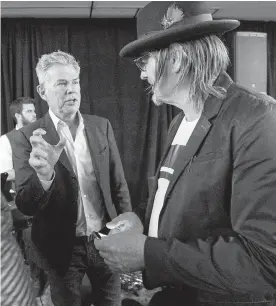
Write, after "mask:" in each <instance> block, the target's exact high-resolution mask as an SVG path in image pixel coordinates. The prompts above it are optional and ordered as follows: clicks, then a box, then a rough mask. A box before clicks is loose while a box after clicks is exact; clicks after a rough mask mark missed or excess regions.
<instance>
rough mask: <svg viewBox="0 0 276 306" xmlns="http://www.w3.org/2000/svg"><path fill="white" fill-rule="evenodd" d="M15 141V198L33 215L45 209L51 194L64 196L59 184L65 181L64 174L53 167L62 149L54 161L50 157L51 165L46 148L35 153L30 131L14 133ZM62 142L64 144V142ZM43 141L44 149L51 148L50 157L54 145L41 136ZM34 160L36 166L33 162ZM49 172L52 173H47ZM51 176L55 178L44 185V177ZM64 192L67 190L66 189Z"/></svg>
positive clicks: (50, 178)
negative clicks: (46, 158) (48, 184)
mask: <svg viewBox="0 0 276 306" xmlns="http://www.w3.org/2000/svg"><path fill="white" fill-rule="evenodd" d="M34 133H36V131H34ZM31 137H34V136H31ZM35 137H38V136H35ZM30 139H31V138H30ZM60 143H61V142H60ZM14 144H15V146H16V148H17V149H16V150H13V161H14V169H15V184H16V191H17V193H16V199H15V202H16V205H17V207H18V209H19V210H20V211H21V212H22V213H23V214H25V215H30V216H33V215H35V214H36V213H37V212H38V211H39V210H43V209H44V208H45V207H46V206H47V205H49V204H50V203H51V201H50V198H51V197H53V198H57V197H61V196H62V194H61V193H62V189H61V188H59V186H60V182H62V181H63V178H62V177H61V175H60V173H59V172H58V171H54V169H53V166H54V165H55V164H56V162H57V160H58V158H59V155H60V152H61V151H60V152H59V154H57V156H54V161H50V164H52V166H50V165H49V161H46V160H45V159H43V158H42V155H43V156H44V154H45V153H44V154H43V152H38V153H37V154H38V155H35V154H34V152H35V149H34V148H32V145H31V142H30V141H29V140H28V138H27V135H26V134H24V133H23V131H22V130H20V131H18V133H16V136H15V137H14ZM61 144H62V145H64V144H63V142H62V143H61ZM41 145H43V146H44V150H45V152H46V151H47V152H48V154H47V156H48V158H49V159H53V157H52V155H53V152H52V150H54V149H53V148H51V147H49V146H50V145H49V144H47V143H46V142H45V141H44V140H43V139H41ZM57 146H59V145H57ZM57 146H56V147H57ZM40 154H42V155H41V157H40V156H39V155H40ZM31 164H32V165H33V166H31ZM49 167H51V168H52V170H51V172H49V171H46V170H47V169H49ZM35 169H37V170H35ZM45 169H46V170H45ZM48 172H49V173H50V174H51V175H44V174H45V173H48ZM51 180H53V181H52V182H50V187H49V186H46V188H45V186H44V187H43V182H41V181H51ZM44 188H45V189H46V190H45V189H44ZM47 188H48V189H47ZM63 192H65V191H64V190H63ZM52 202H53V201H52Z"/></svg>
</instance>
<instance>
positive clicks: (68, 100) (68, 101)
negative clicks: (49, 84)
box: [64, 98, 77, 104]
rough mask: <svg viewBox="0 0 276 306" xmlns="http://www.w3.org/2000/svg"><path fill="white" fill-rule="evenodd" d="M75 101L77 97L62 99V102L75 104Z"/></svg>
mask: <svg viewBox="0 0 276 306" xmlns="http://www.w3.org/2000/svg"><path fill="white" fill-rule="evenodd" d="M76 102H77V99H75V98H73V99H67V100H65V101H64V103H67V104H75V103H76Z"/></svg>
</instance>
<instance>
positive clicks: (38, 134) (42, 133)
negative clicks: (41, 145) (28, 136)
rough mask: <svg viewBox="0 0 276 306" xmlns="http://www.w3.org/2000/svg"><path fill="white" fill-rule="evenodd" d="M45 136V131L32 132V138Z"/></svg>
mask: <svg viewBox="0 0 276 306" xmlns="http://www.w3.org/2000/svg"><path fill="white" fill-rule="evenodd" d="M45 134H46V131H45V130H43V129H41V128H39V129H36V130H34V131H33V135H34V136H42V135H45Z"/></svg>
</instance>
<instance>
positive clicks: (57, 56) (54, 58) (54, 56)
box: [35, 50, 80, 84]
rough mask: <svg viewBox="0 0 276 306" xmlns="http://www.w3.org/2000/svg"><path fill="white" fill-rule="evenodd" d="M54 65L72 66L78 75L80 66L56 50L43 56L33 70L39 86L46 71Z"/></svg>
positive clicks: (72, 58) (68, 55)
mask: <svg viewBox="0 0 276 306" xmlns="http://www.w3.org/2000/svg"><path fill="white" fill-rule="evenodd" d="M56 64H59V65H73V67H74V68H75V69H76V71H77V72H78V73H80V66H79V64H78V62H77V61H76V59H75V58H74V57H73V56H72V55H71V54H69V53H66V52H63V51H60V50H58V51H55V52H52V53H49V54H44V55H42V56H41V58H40V59H39V61H38V63H37V65H36V68H35V71H36V75H37V78H38V81H39V84H43V83H44V81H45V76H46V74H47V70H48V69H49V68H50V67H52V66H53V65H56Z"/></svg>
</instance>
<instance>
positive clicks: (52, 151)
mask: <svg viewBox="0 0 276 306" xmlns="http://www.w3.org/2000/svg"><path fill="white" fill-rule="evenodd" d="M45 134H46V131H45V130H43V129H36V130H35V131H33V135H32V136H31V137H30V142H31V145H32V151H31V154H30V159H29V164H30V165H31V167H33V168H34V169H35V171H36V173H37V176H38V178H39V179H41V180H45V181H50V180H51V178H52V176H53V173H54V166H55V164H56V163H57V161H58V159H59V157H60V154H61V152H62V150H63V148H64V146H65V143H66V138H65V137H61V138H60V140H59V143H58V144H57V145H54V146H53V145H50V144H49V143H48V142H46V141H45V140H44V139H43V137H42V136H43V135H45Z"/></svg>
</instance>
